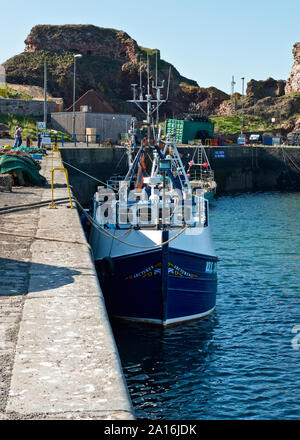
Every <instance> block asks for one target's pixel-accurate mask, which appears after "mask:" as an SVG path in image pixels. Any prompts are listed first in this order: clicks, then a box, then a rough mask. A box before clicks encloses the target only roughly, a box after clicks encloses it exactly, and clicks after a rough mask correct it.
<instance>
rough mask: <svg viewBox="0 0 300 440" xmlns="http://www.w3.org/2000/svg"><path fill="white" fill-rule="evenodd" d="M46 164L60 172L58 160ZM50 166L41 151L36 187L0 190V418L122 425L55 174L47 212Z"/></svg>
mask: <svg viewBox="0 0 300 440" xmlns="http://www.w3.org/2000/svg"><path fill="white" fill-rule="evenodd" d="M56 155H57V153H56ZM53 166H54V167H57V166H58V167H59V166H61V163H60V160H59V158H58V157H55V159H54V161H53ZM51 168H52V161H51V157H50V155H48V156H47V157H44V158H43V160H42V170H41V173H42V174H43V175H44V176H45V177H46V178H47V180H48V184H47V185H46V186H45V187H42V188H38V187H30V188H28V187H20V188H16V187H13V192H12V193H10V192H7V193H5V192H1V193H0V194H1V196H0V208H1V210H0V214H1V215H0V226H1V228H0V229H1V234H0V243H1V246H0V275H1V276H0V318H1V319H0V363H1V368H0V420H1V419H105V420H108V419H112V420H118V419H126V420H132V419H134V412H133V408H132V405H131V401H130V397H129V394H128V391H127V387H126V383H125V379H124V376H123V372H122V368H121V363H120V359H119V355H118V351H117V348H116V344H115V341H114V337H113V334H112V330H111V327H110V323H109V320H108V316H107V313H106V308H105V303H104V298H103V296H102V292H101V288H100V285H99V282H98V277H97V274H96V271H95V267H94V264H93V259H92V255H91V252H90V249H89V248H88V244H87V241H86V238H85V234H84V232H83V229H82V226H81V223H80V219H79V215H78V212H77V210H76V209H70V207H69V205H70V202H69V199H68V192H67V188H66V182H65V177H64V173H63V172H62V171H57V172H56V173H55V186H54V198H55V199H59V200H60V202H59V203H56V209H49V201H50V200H49V199H51V186H50V185H49V182H50V181H51V180H50V171H51ZM37 202H38V203H39V204H41V203H42V202H43V203H42V204H41V206H39V205H38V206H30V205H31V204H32V203H37ZM24 205H25V206H24Z"/></svg>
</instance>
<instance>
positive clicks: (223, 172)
mask: <svg viewBox="0 0 300 440" xmlns="http://www.w3.org/2000/svg"><path fill="white" fill-rule="evenodd" d="M179 151H180V152H181V154H182V161H183V163H184V165H186V164H187V163H188V162H189V161H190V160H191V159H192V157H193V155H194V152H195V148H193V147H184V146H183V147H179ZM61 153H62V157H63V160H64V162H65V164H66V167H67V168H68V171H69V174H70V180H71V184H72V186H73V190H74V193H75V195H76V196H77V197H78V198H79V200H80V201H81V202H82V203H83V204H85V205H88V204H89V203H90V201H91V198H92V196H93V194H94V192H95V190H96V187H97V185H101V183H100V182H97V181H96V180H94V179H91V178H89V177H87V176H85V175H83V174H82V173H80V172H79V171H77V170H75V169H74V168H72V167H71V165H72V166H73V167H76V168H78V169H80V170H82V171H84V172H85V173H88V174H90V175H91V176H93V177H95V178H96V179H99V180H100V181H105V180H106V179H108V178H109V177H110V176H112V175H113V174H120V175H124V174H125V173H126V170H127V165H126V159H127V158H126V152H125V149H124V148H122V147H114V148H102V147H100V148H69V147H66V148H62V149H61ZM206 153H207V156H208V159H209V161H210V163H211V166H212V168H213V170H214V171H215V179H216V181H217V184H218V193H219V194H222V193H226V192H232V191H252V190H269V189H280V188H284V187H285V186H286V187H287V188H289V187H290V183H292V185H293V186H294V187H296V188H297V187H299V189H300V172H299V171H298V170H297V169H296V168H295V166H293V165H292V163H291V161H290V160H289V159H288V156H289V157H290V158H292V160H294V162H295V163H296V164H298V165H299V168H300V148H299V147H285V148H284V150H283V149H282V148H279V147H241V146H230V147H207V148H206ZM68 164H69V165H68ZM149 165H151V162H150V159H149Z"/></svg>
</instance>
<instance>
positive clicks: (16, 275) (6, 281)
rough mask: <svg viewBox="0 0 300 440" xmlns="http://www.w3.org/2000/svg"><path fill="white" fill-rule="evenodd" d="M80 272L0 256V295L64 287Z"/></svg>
mask: <svg viewBox="0 0 300 440" xmlns="http://www.w3.org/2000/svg"><path fill="white" fill-rule="evenodd" d="M80 274H81V272H80V271H79V270H75V269H70V268H68V267H62V266H54V265H49V264H42V263H31V262H22V261H19V260H13V259H10V258H0V297H3V296H18V295H26V294H28V293H34V292H42V291H46V290H49V291H51V290H53V289H58V288H62V287H64V286H68V285H70V284H73V283H74V282H75V278H74V277H75V276H76V275H80Z"/></svg>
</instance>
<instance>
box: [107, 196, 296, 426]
mask: <svg viewBox="0 0 300 440" xmlns="http://www.w3.org/2000/svg"><path fill="white" fill-rule="evenodd" d="M210 219H211V226H212V233H213V239H214V243H215V247H216V250H217V255H218V256H219V258H220V262H219V264H218V297H217V308H216V311H215V312H214V314H213V315H211V316H210V317H209V318H207V319H205V320H202V321H198V322H191V323H188V324H184V325H181V326H178V327H173V328H168V329H166V330H161V329H158V328H156V327H151V326H144V325H141V324H134V323H128V322H124V321H119V320H116V321H112V326H113V331H114V334H115V338H116V342H117V345H118V348H119V353H120V357H121V362H122V365H123V371H124V374H125V377H126V381H127V385H128V388H129V392H130V395H131V398H132V402H133V405H134V408H135V412H136V416H137V418H142V419H152V420H154V419H164V420H208V419H210V420H220V419H230V420H236V419H260V420H261V419H269V420H276V419H299V415H300V387H299V384H300V369H299V360H300V194H299V193H287V192H284V193H283V192H269V193H249V194H240V195H234V196H222V197H219V198H218V199H217V200H215V201H214V202H212V206H211V210H210ZM297 326H298V327H297ZM297 331H298V333H297Z"/></svg>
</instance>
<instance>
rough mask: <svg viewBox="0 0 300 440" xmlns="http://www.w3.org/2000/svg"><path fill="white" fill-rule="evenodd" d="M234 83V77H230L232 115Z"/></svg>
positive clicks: (233, 109)
mask: <svg viewBox="0 0 300 440" xmlns="http://www.w3.org/2000/svg"><path fill="white" fill-rule="evenodd" d="M235 84H236V82H235V81H234V76H232V80H231V108H232V114H233V113H234V112H235V105H234V96H233V95H234V86H235Z"/></svg>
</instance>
